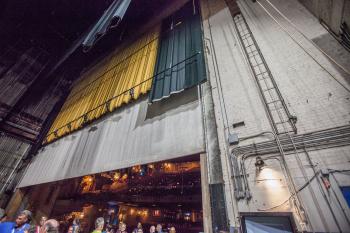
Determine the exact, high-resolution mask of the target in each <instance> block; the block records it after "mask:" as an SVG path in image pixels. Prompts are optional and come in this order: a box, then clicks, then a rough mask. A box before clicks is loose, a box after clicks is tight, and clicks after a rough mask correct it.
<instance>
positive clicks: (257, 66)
mask: <svg viewBox="0 0 350 233" xmlns="http://www.w3.org/2000/svg"><path fill="white" fill-rule="evenodd" d="M260 65H264V63H262V62H260V63H258V64H256V65H255V66H253V68H255V67H258V66H260ZM264 72H266V71H264Z"/></svg>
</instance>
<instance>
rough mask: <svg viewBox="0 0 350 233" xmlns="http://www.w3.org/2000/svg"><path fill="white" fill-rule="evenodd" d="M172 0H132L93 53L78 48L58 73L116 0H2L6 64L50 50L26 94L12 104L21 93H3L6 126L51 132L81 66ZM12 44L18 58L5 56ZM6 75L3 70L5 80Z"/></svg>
mask: <svg viewBox="0 0 350 233" xmlns="http://www.w3.org/2000/svg"><path fill="white" fill-rule="evenodd" d="M172 1H173V0H132V1H131V4H130V6H129V8H128V10H127V12H126V15H125V16H124V18H123V20H122V21H121V24H120V25H119V26H118V27H117V28H116V29H114V30H113V31H111V32H109V33H108V34H107V35H106V36H104V38H103V39H102V40H100V41H99V42H98V43H97V44H96V45H95V46H94V48H93V49H91V50H90V51H89V52H88V53H84V52H82V50H81V48H78V49H77V50H75V52H74V53H73V54H72V55H71V56H69V58H68V59H65V62H63V63H62V65H61V66H60V67H59V68H58V69H55V72H52V71H53V68H54V67H55V65H56V64H57V63H58V61H59V60H60V59H61V58H62V57H64V55H65V54H66V53H67V51H69V48H71V46H72V45H73V44H74V43H75V42H76V41H78V40H79V39H80V38H81V37H82V36H83V35H85V33H86V32H87V31H88V30H89V28H91V27H92V26H93V25H94V23H95V22H97V20H98V19H99V17H100V16H101V15H102V14H103V12H104V10H105V9H107V8H108V6H109V5H110V4H111V3H112V2H113V0H26V1H24V0H0V6H1V8H0V63H1V62H4V64H5V63H6V64H12V65H11V66H13V64H15V63H16V61H18V57H20V55H21V54H23V53H25V51H27V50H28V48H32V47H36V48H40V49H42V50H44V51H46V52H47V54H48V55H47V61H48V64H47V65H46V66H45V68H44V69H43V70H42V71H40V74H39V75H38V76H37V77H35V79H33V81H32V82H31V81H30V80H29V81H28V83H29V84H28V86H27V88H26V91H25V93H21V96H19V97H18V101H17V102H16V103H15V104H13V103H11V104H9V102H8V101H7V99H13V96H15V95H18V94H17V93H16V91H13V94H11V95H13V96H8V95H7V96H2V95H1V93H0V108H1V107H3V109H5V111H4V112H5V113H4V112H3V113H4V114H3V113H1V111H0V131H3V132H7V133H10V134H14V135H15V136H18V137H22V138H24V139H27V140H28V139H29V140H30V141H31V142H32V143H40V137H39V135H40V134H41V135H44V134H45V128H46V129H47V128H48V127H49V126H50V122H52V120H53V119H54V117H55V114H57V113H58V111H59V109H60V106H61V105H62V103H63V101H64V98H65V97H66V96H67V93H68V92H69V89H70V84H71V83H72V81H74V79H76V78H77V77H78V76H79V73H80V71H81V70H82V69H83V68H84V67H87V66H88V65H90V64H91V63H93V62H95V61H96V60H98V58H99V57H101V56H103V55H104V54H106V53H108V51H110V50H111V48H114V47H116V46H117V45H118V44H119V43H121V42H122V41H124V40H128V39H129V38H130V37H133V34H135V32H136V31H137V29H138V28H139V27H141V26H142V25H143V24H144V23H145V22H147V21H148V20H149V19H151V18H152V17H153V16H154V15H156V14H157V13H158V12H159V10H160V9H161V8H163V7H164V6H166V5H167V4H169V3H171V2H172ZM9 48H16V50H17V51H19V52H17V53H18V54H17V55H16V56H17V58H12V60H11V61H1V59H2V60H9V59H10V58H8V57H7V56H6V55H4V54H6V51H8V50H9ZM8 69H11V67H10V66H9V68H8ZM49 74H51V75H49ZM5 76H6V74H5V73H1V72H0V84H1V79H2V78H4V77H5ZM8 77H9V75H7V76H6V78H8ZM15 82H17V81H15ZM53 93H54V94H53ZM0 110H1V109H0ZM33 114H34V115H33ZM14 125H15V126H14ZM45 125H46V126H45ZM17 126H19V127H17ZM14 128H15V129H14ZM22 129H24V131H23V130H22ZM26 129H29V131H30V132H29V133H28V130H27V132H25V131H26ZM40 132H41V133H40Z"/></svg>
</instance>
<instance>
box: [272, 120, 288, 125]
mask: <svg viewBox="0 0 350 233" xmlns="http://www.w3.org/2000/svg"><path fill="white" fill-rule="evenodd" d="M287 122H288V121H278V122H275V124H276V125H280V124H283V123H287Z"/></svg>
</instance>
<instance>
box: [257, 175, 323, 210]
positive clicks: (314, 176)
mask: <svg viewBox="0 0 350 233" xmlns="http://www.w3.org/2000/svg"><path fill="white" fill-rule="evenodd" d="M319 173H320V171H317V172H316V173H315V174H314V175H313V176H312V177H311V178H310V179H309V180H308V181H307V182H306V183H305V184H303V185H302V186H301V187H300V188H299V189H298V190H297V191H296V192H295V193H293V194H291V195H290V196H289V197H288V199H287V200H285V201H283V202H282V203H281V204H278V205H276V206H273V207H270V208H266V209H257V210H259V211H268V210H273V209H276V208H278V207H280V206H283V205H284V204H286V203H287V202H288V201H289V200H290V199H291V198H292V197H293V196H295V195H296V194H297V193H299V192H301V191H302V190H303V189H304V188H306V187H307V186H308V185H309V184H310V183H311V181H313V180H314V179H315V178H316V177H317V175H318V174H319Z"/></svg>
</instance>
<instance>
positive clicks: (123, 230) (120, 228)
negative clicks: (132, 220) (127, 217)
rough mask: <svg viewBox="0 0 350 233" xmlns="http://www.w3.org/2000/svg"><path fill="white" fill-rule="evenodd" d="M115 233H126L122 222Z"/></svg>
mask: <svg viewBox="0 0 350 233" xmlns="http://www.w3.org/2000/svg"><path fill="white" fill-rule="evenodd" d="M117 233H127V231H126V224H125V223H123V222H120V223H119V229H118V230H117Z"/></svg>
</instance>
